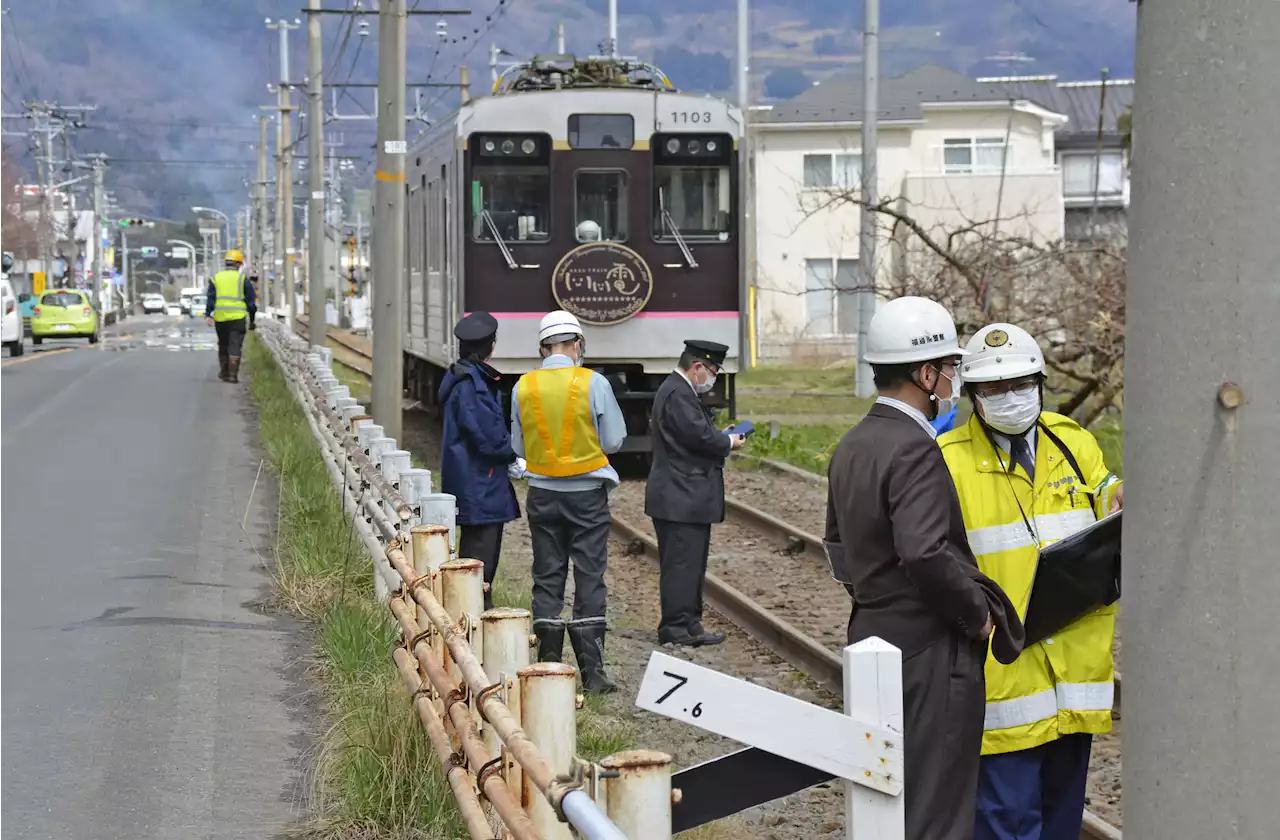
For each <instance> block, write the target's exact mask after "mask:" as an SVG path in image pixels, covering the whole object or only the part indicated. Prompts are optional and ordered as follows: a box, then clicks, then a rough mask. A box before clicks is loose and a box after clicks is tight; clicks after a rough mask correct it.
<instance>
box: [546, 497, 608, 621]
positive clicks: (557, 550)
mask: <svg viewBox="0 0 1280 840" xmlns="http://www.w3.org/2000/svg"><path fill="white" fill-rule="evenodd" d="M525 513H526V514H527V515H528V517H529V531H530V534H531V536H532V539H533V623H534V624H546V623H562V622H563V619H561V618H560V611H561V610H562V609H564V585H565V582H566V581H567V580H568V578H569V562H570V560H571V559H572V561H573V589H574V598H573V621H571V622H570V623H571V624H580V625H589V624H604V621H605V618H604V612H605V602H606V600H607V598H608V592H607V590H606V589H605V583H604V573H605V569H606V568H607V567H608V564H609V493H608V491H607V490H606V489H605V488H604V487H600V488H598V489H595V490H581V491H578V492H574V493H565V492H560V491H556V490H546V489H544V488H541V487H530V488H529V494H528V496H527V497H526V499H525Z"/></svg>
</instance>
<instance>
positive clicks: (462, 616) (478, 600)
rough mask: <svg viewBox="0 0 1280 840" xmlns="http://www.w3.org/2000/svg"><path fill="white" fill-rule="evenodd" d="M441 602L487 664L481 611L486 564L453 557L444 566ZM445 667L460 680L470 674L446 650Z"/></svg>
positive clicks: (453, 677) (472, 649) (441, 577)
mask: <svg viewBox="0 0 1280 840" xmlns="http://www.w3.org/2000/svg"><path fill="white" fill-rule="evenodd" d="M440 595H441V598H440V603H441V604H442V605H443V606H444V609H445V612H447V613H448V614H449V618H450V619H452V620H453V623H454V624H456V625H457V626H458V627H459V628H461V629H462V630H463V632H465V633H466V634H467V643H468V644H469V645H470V646H471V651H472V653H474V654H476V658H477V659H479V660H480V664H482V665H483V664H484V660H483V659H482V658H481V657H482V656H483V654H484V639H483V636H484V630H483V628H482V627H481V626H480V614H481V613H482V612H484V564H483V563H481V562H480V561H479V560H449V561H448V562H446V563H443V564H441V566H440ZM444 666H445V670H446V671H447V672H448V673H449V676H450V677H451V678H452V679H453V680H455V681H456V682H459V683H465V682H466V676H465V675H464V674H463V673H462V672H461V671H460V670H458V668H457V666H456V665H455V664H454V662H453V657H452V656H450V655H449V652H448V651H447V650H446V651H445V659H444Z"/></svg>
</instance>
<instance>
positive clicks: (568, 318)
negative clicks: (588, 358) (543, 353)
mask: <svg viewBox="0 0 1280 840" xmlns="http://www.w3.org/2000/svg"><path fill="white" fill-rule="evenodd" d="M562 335H564V336H580V335H582V325H581V324H579V323H578V319H577V318H575V317H573V314H572V313H570V312H565V311H564V310H563V309H557V310H556V311H554V312H548V313H547V314H546V315H543V316H542V323H541V324H539V325H538V343H539V344H546V343H547V339H550V338H556V337H557V336H562Z"/></svg>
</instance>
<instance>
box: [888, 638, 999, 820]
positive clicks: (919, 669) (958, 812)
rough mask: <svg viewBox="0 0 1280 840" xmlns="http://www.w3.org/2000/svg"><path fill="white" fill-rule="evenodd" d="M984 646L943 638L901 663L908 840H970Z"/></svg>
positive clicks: (983, 698)
mask: <svg viewBox="0 0 1280 840" xmlns="http://www.w3.org/2000/svg"><path fill="white" fill-rule="evenodd" d="M986 658H987V643H986V642H985V641H973V640H971V639H967V638H965V637H962V636H959V635H956V634H948V635H947V636H946V637H944V638H941V639H939V640H937V641H936V642H934V643H933V644H931V645H929V646H928V647H926V648H925V649H924V650H921V651H919V652H918V653H915V654H913V655H912V656H910V657H907V658H904V659H903V660H902V695H903V696H902V711H903V720H902V726H903V731H904V733H905V737H906V743H905V745H904V746H905V751H904V752H905V755H904V760H905V763H906V766H905V770H906V780H907V781H906V789H905V790H904V791H903V795H904V796H906V801H905V803H904V805H905V807H906V812H907V813H906V829H907V831H906V838H907V840H972V838H973V829H974V813H975V812H974V808H975V800H976V797H977V792H978V774H979V768H980V765H981V757H982V725H983V718H984V716H985V713H986V679H985V677H984V674H983V665H984V663H985V662H986Z"/></svg>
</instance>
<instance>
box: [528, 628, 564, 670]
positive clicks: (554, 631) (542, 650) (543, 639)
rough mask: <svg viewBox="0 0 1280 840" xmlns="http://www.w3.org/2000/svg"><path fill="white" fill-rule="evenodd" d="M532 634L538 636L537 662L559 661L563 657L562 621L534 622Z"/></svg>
mask: <svg viewBox="0 0 1280 840" xmlns="http://www.w3.org/2000/svg"><path fill="white" fill-rule="evenodd" d="M533 635H534V636H536V637H537V638H538V661H539V662H560V661H561V660H562V659H563V658H564V622H562V621H557V622H555V623H539V624H534V625H533Z"/></svg>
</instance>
